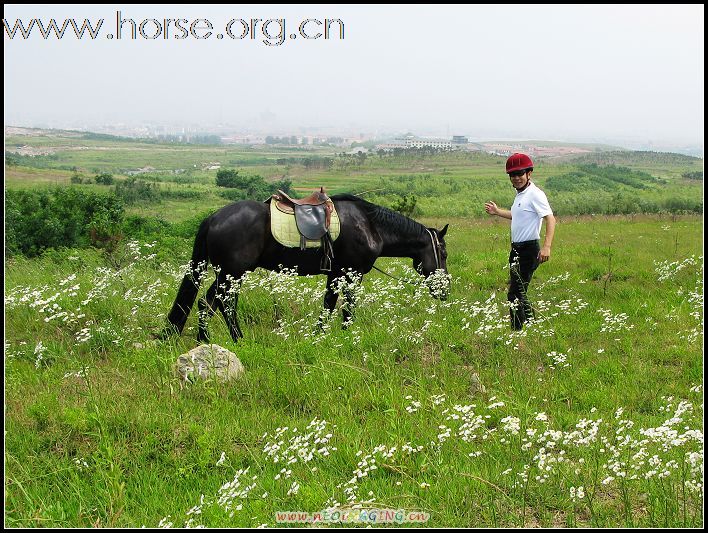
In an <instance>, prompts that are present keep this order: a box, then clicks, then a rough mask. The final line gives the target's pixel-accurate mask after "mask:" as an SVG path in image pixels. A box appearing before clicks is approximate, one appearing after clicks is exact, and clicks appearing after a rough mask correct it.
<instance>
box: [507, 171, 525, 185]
mask: <svg viewBox="0 0 708 533" xmlns="http://www.w3.org/2000/svg"><path fill="white" fill-rule="evenodd" d="M509 179H510V180H511V184H512V185H513V187H514V189H516V190H519V189H523V188H524V187H526V185H528V182H529V172H528V171H527V170H517V171H515V172H509Z"/></svg>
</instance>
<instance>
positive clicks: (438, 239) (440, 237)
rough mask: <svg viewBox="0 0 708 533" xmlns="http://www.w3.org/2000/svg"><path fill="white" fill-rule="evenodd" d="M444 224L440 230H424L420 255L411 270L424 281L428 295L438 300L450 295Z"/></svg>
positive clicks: (414, 260) (445, 228)
mask: <svg viewBox="0 0 708 533" xmlns="http://www.w3.org/2000/svg"><path fill="white" fill-rule="evenodd" d="M447 227H448V225H447V224H446V225H445V227H444V228H443V229H441V230H437V229H435V228H426V233H427V235H425V240H426V243H425V245H424V246H423V250H422V252H421V254H420V255H419V256H418V257H417V258H415V259H413V268H415V269H416V270H417V271H418V272H420V273H421V274H422V275H423V276H425V279H426V285H427V286H428V289H430V294H431V295H433V297H434V298H437V299H439V300H446V299H447V297H448V295H449V293H450V275H449V274H448V273H447V250H446V248H445V234H446V233H447Z"/></svg>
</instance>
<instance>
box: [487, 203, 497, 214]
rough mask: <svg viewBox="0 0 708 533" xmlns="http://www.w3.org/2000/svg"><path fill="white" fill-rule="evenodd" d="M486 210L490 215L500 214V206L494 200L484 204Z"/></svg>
mask: <svg viewBox="0 0 708 533" xmlns="http://www.w3.org/2000/svg"><path fill="white" fill-rule="evenodd" d="M484 210H485V211H486V212H487V214H489V215H498V214H499V208H498V207H497V204H495V203H494V202H487V203H486V204H484Z"/></svg>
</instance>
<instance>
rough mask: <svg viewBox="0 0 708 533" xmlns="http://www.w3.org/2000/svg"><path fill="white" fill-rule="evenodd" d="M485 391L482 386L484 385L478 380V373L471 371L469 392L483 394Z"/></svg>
mask: <svg viewBox="0 0 708 533" xmlns="http://www.w3.org/2000/svg"><path fill="white" fill-rule="evenodd" d="M486 392H487V389H485V388H484V385H482V382H481V381H480V380H479V374H477V373H476V372H473V373H472V375H471V376H470V393H472V394H473V395H474V394H478V393H479V394H484V393H486Z"/></svg>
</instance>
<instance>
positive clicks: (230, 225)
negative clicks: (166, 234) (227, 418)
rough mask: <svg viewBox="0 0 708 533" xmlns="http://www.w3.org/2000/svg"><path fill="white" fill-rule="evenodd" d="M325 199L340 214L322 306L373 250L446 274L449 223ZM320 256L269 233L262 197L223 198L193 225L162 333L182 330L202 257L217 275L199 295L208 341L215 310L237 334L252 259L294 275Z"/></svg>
mask: <svg viewBox="0 0 708 533" xmlns="http://www.w3.org/2000/svg"><path fill="white" fill-rule="evenodd" d="M331 199H332V201H333V202H334V206H335V208H336V210H337V214H338V215H339V220H340V234H339V237H338V238H337V239H336V240H335V241H334V242H333V243H332V250H333V259H332V264H331V270H329V271H328V272H326V275H327V287H326V292H325V296H324V308H325V309H326V310H327V311H328V312H329V313H332V311H333V310H334V308H335V305H336V303H337V299H338V292H337V291H336V287H337V282H338V280H339V279H340V278H343V277H344V276H345V275H346V274H347V273H348V272H349V273H350V275H351V273H354V274H355V275H356V276H357V278H358V280H359V282H360V281H361V278H362V277H363V275H364V274H367V273H369V272H370V271H371V269H372V268H373V267H374V263H375V262H376V259H377V258H379V257H409V258H411V259H413V267H414V268H415V269H416V271H418V273H419V274H421V275H423V276H424V277H425V278H426V279H427V278H429V277H430V276H431V275H433V274H435V273H436V272H440V271H442V272H444V274H445V277H443V279H446V280H447V279H448V277H447V250H446V246H445V234H446V233H447V229H448V225H445V227H444V228H443V229H442V230H437V229H435V228H428V227H426V226H424V225H423V224H420V223H418V222H416V221H414V220H412V219H410V218H408V217H405V216H403V215H401V214H399V213H397V212H395V211H392V210H390V209H387V208H385V207H382V206H379V205H376V204H373V203H370V202H368V201H366V200H364V199H362V198H360V197H358V196H354V195H351V194H340V195H333V196H331ZM271 201H273V200H271ZM321 258H322V251H321V248H308V249H305V250H301V249H300V248H289V247H285V246H283V245H282V244H280V243H279V242H277V241H276V240H275V238H274V237H273V235H272V233H271V231H270V206H269V204H268V202H257V201H254V200H243V201H240V202H236V203H232V204H229V205H227V206H224V207H222V208H221V209H220V210H218V211H216V212H215V213H214V214H212V215H210V216H209V217H207V218H206V219H204V221H203V222H202V223H201V225H200V226H199V230H198V231H197V235H196V237H195V239H194V248H193V251H192V258H191V262H190V266H189V270H188V272H187V273H186V275H185V276H184V278H183V279H182V282H181V284H180V287H179V289H178V291H177V296H176V298H175V301H174V304H173V305H172V308H171V310H170V312H169V315H168V317H167V321H168V326H167V328H166V329H165V330H163V332H162V334H161V337H163V338H164V337H165V336H166V335H169V334H170V333H178V334H180V333H182V330H183V328H184V325H185V323H186V322H187V318H188V317H189V313H190V311H191V309H192V306H193V305H194V301H195V299H196V297H197V293H198V292H199V285H200V281H201V277H202V274H203V272H204V271H205V268H206V265H207V264H209V263H211V265H212V266H213V267H214V270H215V272H216V280H215V281H214V282H213V283H212V284H211V286H210V287H209V289H208V290H207V291H206V295H205V297H204V298H201V299H200V300H199V304H198V308H199V331H198V334H197V340H198V341H199V342H208V341H209V335H208V332H207V322H208V320H209V318H211V317H212V316H213V315H214V313H215V312H216V311H217V310H219V311H221V313H222V315H223V316H224V319H225V321H226V324H227V326H228V328H229V333H230V335H231V338H232V339H233V341H234V342H237V341H238V339H239V338H241V337H243V332H242V331H241V328H240V326H239V322H238V318H237V315H236V306H237V303H238V288H239V286H240V285H239V283H240V280H241V278H242V276H243V275H244V274H245V273H246V272H250V271H254V270H255V269H256V268H257V267H261V268H264V269H267V270H272V271H279V270H282V269H283V268H287V269H291V270H293V271H296V272H297V274H298V275H299V276H308V275H317V274H323V273H324V272H321V270H320V268H321V264H320V260H321ZM234 284H236V286H234ZM234 289H235V290H234ZM219 290H222V291H223V292H221V293H220V294H221V295H223V294H229V295H231V296H232V299H230V300H229V302H228V303H229V305H226V304H225V302H224V298H223V297H222V296H220V294H217V292H218V291H219ZM430 292H431V294H432V295H433V297H435V298H438V299H441V300H444V299H446V298H447V288H446V286H445V285H444V284H443V289H442V290H436V291H434V290H433V289H432V287H431V288H430ZM344 298H345V300H346V302H347V305H343V306H342V315H343V319H344V324H345V325H346V324H349V323H351V321H352V320H353V313H354V301H353V294H352V292H351V291H346V290H345V291H344Z"/></svg>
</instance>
